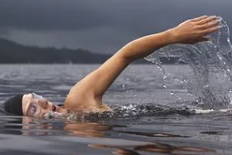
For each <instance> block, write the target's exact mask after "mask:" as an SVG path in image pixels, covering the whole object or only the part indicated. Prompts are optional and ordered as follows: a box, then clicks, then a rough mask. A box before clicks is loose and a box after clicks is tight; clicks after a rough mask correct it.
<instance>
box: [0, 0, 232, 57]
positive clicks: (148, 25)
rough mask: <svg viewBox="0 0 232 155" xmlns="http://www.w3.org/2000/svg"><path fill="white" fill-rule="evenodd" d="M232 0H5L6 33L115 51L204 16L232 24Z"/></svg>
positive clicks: (0, 14) (0, 3)
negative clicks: (220, 18)
mask: <svg viewBox="0 0 232 155" xmlns="http://www.w3.org/2000/svg"><path fill="white" fill-rule="evenodd" d="M231 10H232V0H194V1H193V0H82V1H81V0H0V37H3V38H7V39H9V40H13V41H16V42H18V43H22V44H25V45H36V46H42V47H47V46H49V47H53V46H54V47H58V48H60V47H68V48H84V49H89V50H91V51H93V52H99V53H114V52H115V51H117V50H118V49H119V48H121V46H123V45H124V44H126V43H127V42H129V41H131V40H133V39H136V38H137V37H140V36H143V35H146V34H151V33H155V32H159V31H162V30H165V29H167V28H170V27H173V26H175V25H176V24H178V23H179V22H181V21H183V20H185V19H188V18H192V17H196V16H200V15H204V14H206V15H218V16H222V17H223V18H224V19H225V20H226V21H227V22H228V24H229V25H230V27H232V18H231V14H232V11H231Z"/></svg>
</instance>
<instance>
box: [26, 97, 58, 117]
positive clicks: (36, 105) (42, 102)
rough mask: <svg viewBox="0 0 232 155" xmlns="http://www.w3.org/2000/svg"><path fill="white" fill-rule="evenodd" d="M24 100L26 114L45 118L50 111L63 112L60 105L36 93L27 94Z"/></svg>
mask: <svg viewBox="0 0 232 155" xmlns="http://www.w3.org/2000/svg"><path fill="white" fill-rule="evenodd" d="M22 102H23V104H22V106H23V107H22V108H23V115H24V116H31V117H37V118H43V117H45V115H46V114H48V113H49V112H62V110H61V108H60V107H58V106H56V105H54V104H53V103H51V102H49V101H48V100H47V99H45V98H43V97H42V96H39V95H37V94H34V93H30V94H25V95H24V96H23V99H22Z"/></svg>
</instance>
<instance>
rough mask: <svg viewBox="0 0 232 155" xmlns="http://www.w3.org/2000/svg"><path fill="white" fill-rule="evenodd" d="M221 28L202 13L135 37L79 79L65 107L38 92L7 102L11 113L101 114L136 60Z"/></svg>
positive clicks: (217, 20) (213, 18) (201, 38)
mask: <svg viewBox="0 0 232 155" xmlns="http://www.w3.org/2000/svg"><path fill="white" fill-rule="evenodd" d="M219 29H220V18H219V17H217V16H201V17H197V18H194V19H189V20H187V21H185V22H183V23H181V24H179V25H178V26H176V27H174V28H171V29H168V30H166V31H163V32H160V33H157V34H151V35H147V36H144V37H141V38H138V39H136V40H133V41H131V42H129V43H128V44H126V45H125V46H124V47H122V48H121V49H119V51H118V52H116V53H115V54H114V55H113V56H112V57H110V58H109V59H108V60H106V61H105V62H104V63H103V64H102V65H101V66H100V67H99V68H97V69H96V70H94V71H93V72H91V73H89V74H88V75H87V76H86V77H84V78H83V79H81V80H80V81H78V82H77V83H76V84H75V85H74V86H73V87H72V88H71V89H70V91H69V93H68V95H67V97H66V99H65V101H64V105H63V106H57V105H55V104H53V103H52V102H50V101H49V100H47V99H46V98H44V97H42V96H39V95H37V94H35V93H28V94H18V95H16V96H14V97H12V98H10V99H8V100H7V101H6V102H5V103H4V110H5V111H6V112H8V113H10V114H14V115H21V116H30V117H37V118H44V117H45V116H47V115H48V114H49V113H55V114H57V115H62V114H66V113H69V112H79V113H85V114H86V113H101V112H105V111H111V109H110V107H108V106H107V105H106V104H104V103H102V97H103V95H104V93H105V92H106V90H107V89H108V88H109V87H110V85H111V84H112V83H113V81H114V80H115V79H116V78H117V77H118V76H119V75H120V73H121V72H122V71H123V70H124V69H125V68H126V67H127V66H128V65H129V64H130V63H131V62H133V61H134V60H136V59H139V58H143V57H146V56H147V55H149V54H151V53H152V52H154V51H155V50H157V49H159V48H161V47H164V46H166V45H170V44H176V43H181V44H194V43H197V42H202V41H208V40H209V39H210V38H208V35H209V34H210V33H212V32H215V31H217V30H219Z"/></svg>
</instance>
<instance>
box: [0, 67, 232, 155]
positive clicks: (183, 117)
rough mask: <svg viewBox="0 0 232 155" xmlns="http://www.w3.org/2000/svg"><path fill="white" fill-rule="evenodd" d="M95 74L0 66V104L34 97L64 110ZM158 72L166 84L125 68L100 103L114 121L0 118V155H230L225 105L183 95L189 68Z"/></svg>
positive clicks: (152, 72)
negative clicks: (76, 88)
mask: <svg viewBox="0 0 232 155" xmlns="http://www.w3.org/2000/svg"><path fill="white" fill-rule="evenodd" d="M96 67H98V65H71V64H70V65H0V102H3V101H4V100H5V99H6V98H8V97H10V96H12V95H14V94H15V93H19V92H21V93H29V92H36V93H38V94H40V95H43V96H45V97H47V98H48V99H50V100H51V101H53V102H55V103H57V104H59V103H63V101H64V99H65V96H66V95H67V93H68V91H69V89H70V87H71V86H72V85H73V84H75V82H77V81H78V80H80V79H81V78H82V77H83V76H84V75H86V74H87V73H88V72H90V71H92V70H93V69H95V68H96ZM164 67H165V70H166V71H167V72H168V74H169V76H168V77H167V78H166V79H165V84H164V81H163V75H162V74H161V73H160V70H159V69H157V68H155V67H154V66H152V65H131V66H129V67H128V68H127V69H126V70H125V71H124V72H123V73H122V75H121V76H120V77H119V78H118V79H117V80H116V81H115V82H114V84H113V85H112V86H111V87H110V89H109V91H108V92H107V93H106V95H105V97H104V102H105V103H107V104H109V105H111V106H112V107H113V108H114V109H115V112H114V113H113V114H102V115H97V114H93V115H91V116H89V117H88V118H86V119H82V120H80V119H78V120H75V119H74V118H75V117H73V118H72V119H48V120H45V119H35V118H29V117H15V116H9V115H6V114H4V113H0V124H1V125H0V154H23V155H24V154H35V155H36V154H41V155H48V154H49V155H50V154H56V155H57V154H65V155H66V154H71V155H83V154H93V155H98V154H99V155H108V154H116V155H138V154H141V155H149V154H176V155H198V154H205V155H206V154H207V155H208V154H223V155H227V154H228V155H230V154H231V153H232V125H231V121H232V111H230V108H231V104H229V105H227V108H225V107H222V108H217V110H210V109H206V108H202V106H199V104H197V102H196V100H197V97H196V96H194V95H192V94H190V93H189V91H188V90H187V89H186V83H185V79H192V78H193V73H192V70H191V68H190V67H188V66H187V65H182V66H181V65H172V66H164ZM215 73H217V72H215ZM216 77H217V78H216V79H217V81H222V82H221V83H219V84H218V85H220V86H223V85H226V87H227V88H228V87H229V88H232V87H231V86H230V85H229V84H227V83H223V82H224V81H223V78H222V79H221V80H220V78H221V76H216ZM164 85H165V87H164ZM230 93H231V92H228V96H230V95H231V94H230ZM231 96H232V95H231Z"/></svg>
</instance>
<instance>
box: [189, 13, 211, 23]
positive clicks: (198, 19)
mask: <svg viewBox="0 0 232 155" xmlns="http://www.w3.org/2000/svg"><path fill="white" fill-rule="evenodd" d="M207 17H208V16H206V15H204V16H200V17H197V18H193V19H192V21H193V22H197V21H200V20H202V19H205V18H207Z"/></svg>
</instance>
